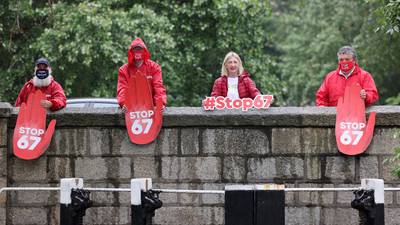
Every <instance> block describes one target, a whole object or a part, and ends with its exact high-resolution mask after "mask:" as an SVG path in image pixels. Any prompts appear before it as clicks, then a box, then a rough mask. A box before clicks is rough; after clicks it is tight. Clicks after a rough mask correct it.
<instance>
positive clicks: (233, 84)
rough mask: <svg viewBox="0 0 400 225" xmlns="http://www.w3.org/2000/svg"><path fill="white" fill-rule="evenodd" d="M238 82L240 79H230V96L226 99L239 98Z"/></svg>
mask: <svg viewBox="0 0 400 225" xmlns="http://www.w3.org/2000/svg"><path fill="white" fill-rule="evenodd" d="M238 81H239V78H238V77H228V94H227V95H226V97H229V98H230V99H238V98H239V92H238Z"/></svg>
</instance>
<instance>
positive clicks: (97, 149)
mask: <svg viewBox="0 0 400 225" xmlns="http://www.w3.org/2000/svg"><path fill="white" fill-rule="evenodd" d="M88 142H89V146H88V149H89V152H87V153H86V155H91V156H101V155H109V154H111V146H110V144H111V131H110V130H109V129H104V128H99V129H88Z"/></svg>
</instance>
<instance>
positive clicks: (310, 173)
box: [305, 157, 322, 180]
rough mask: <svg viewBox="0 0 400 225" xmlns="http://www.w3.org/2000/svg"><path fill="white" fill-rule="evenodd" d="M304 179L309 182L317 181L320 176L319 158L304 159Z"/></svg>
mask: <svg viewBox="0 0 400 225" xmlns="http://www.w3.org/2000/svg"><path fill="white" fill-rule="evenodd" d="M305 160H306V172H305V173H306V178H307V179H310V180H319V179H321V177H322V174H321V158H320V157H306V159H305Z"/></svg>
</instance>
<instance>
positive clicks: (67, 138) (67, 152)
mask: <svg viewBox="0 0 400 225" xmlns="http://www.w3.org/2000/svg"><path fill="white" fill-rule="evenodd" d="M88 133H89V129H84V128H74V129H56V130H55V131H54V134H53V138H52V141H51V143H50V147H49V149H48V150H47V151H46V154H47V155H50V156H80V155H85V154H86V153H88V152H89V150H88V149H89V144H90V143H89V137H88V136H89V135H88ZM98 141H99V142H102V140H98Z"/></svg>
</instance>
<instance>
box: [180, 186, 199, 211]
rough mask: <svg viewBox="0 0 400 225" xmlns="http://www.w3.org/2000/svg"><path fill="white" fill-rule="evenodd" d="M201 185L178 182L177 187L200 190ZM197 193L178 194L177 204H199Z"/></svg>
mask: <svg viewBox="0 0 400 225" xmlns="http://www.w3.org/2000/svg"><path fill="white" fill-rule="evenodd" d="M202 186H203V185H201V184H179V185H178V189H184V190H202V189H203V188H202ZM200 198H201V196H200V195H199V194H178V199H179V206H183V205H191V206H199V205H200Z"/></svg>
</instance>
